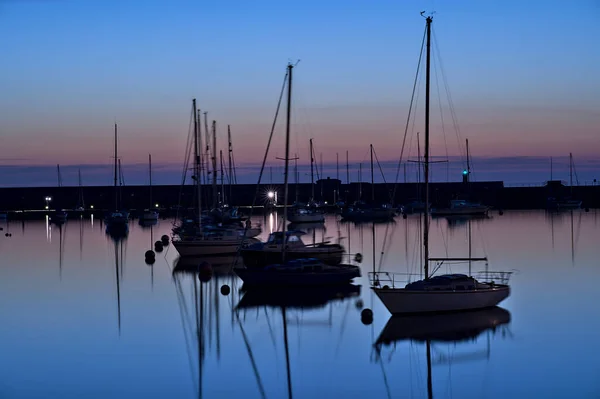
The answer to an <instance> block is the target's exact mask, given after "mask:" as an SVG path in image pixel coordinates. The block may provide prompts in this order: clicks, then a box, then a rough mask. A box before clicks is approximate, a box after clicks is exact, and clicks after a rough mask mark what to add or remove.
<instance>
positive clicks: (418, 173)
mask: <svg viewBox="0 0 600 399" xmlns="http://www.w3.org/2000/svg"><path fill="white" fill-rule="evenodd" d="M421 168H422V164H421V138H420V137H419V132H417V200H419V201H421Z"/></svg>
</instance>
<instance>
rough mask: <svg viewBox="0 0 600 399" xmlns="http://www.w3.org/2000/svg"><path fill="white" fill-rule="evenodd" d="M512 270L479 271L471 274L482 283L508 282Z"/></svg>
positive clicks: (504, 283)
mask: <svg viewBox="0 0 600 399" xmlns="http://www.w3.org/2000/svg"><path fill="white" fill-rule="evenodd" d="M513 273H514V272H512V271H510V272H506V271H481V272H477V273H474V274H473V277H475V278H476V279H477V280H478V281H479V282H482V283H491V282H493V283H496V284H503V285H506V284H508V281H509V280H510V276H511V275H512V274H513Z"/></svg>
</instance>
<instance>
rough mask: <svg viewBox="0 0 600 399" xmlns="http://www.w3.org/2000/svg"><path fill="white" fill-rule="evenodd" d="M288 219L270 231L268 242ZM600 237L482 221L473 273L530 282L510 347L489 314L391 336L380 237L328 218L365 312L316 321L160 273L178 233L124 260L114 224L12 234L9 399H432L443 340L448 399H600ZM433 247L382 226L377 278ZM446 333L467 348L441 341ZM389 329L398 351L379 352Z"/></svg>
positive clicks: (21, 227)
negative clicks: (350, 263) (378, 288)
mask: <svg viewBox="0 0 600 399" xmlns="http://www.w3.org/2000/svg"><path fill="white" fill-rule="evenodd" d="M274 219H275V218H274V217H270V218H265V219H264V220H258V219H257V220H256V222H258V221H260V222H262V223H263V228H264V234H263V236H266V235H267V234H268V232H269V228H270V223H269V221H270V220H271V221H272V222H274ZM598 219H600V216H598V215H596V213H594V211H591V212H589V213H585V212H583V211H581V212H580V211H577V212H574V213H572V214H571V213H564V214H559V215H550V214H547V213H545V212H537V211H536V212H506V213H505V214H504V215H503V216H499V215H497V214H494V215H493V216H492V217H491V218H490V219H485V220H473V221H471V234H472V237H473V238H472V254H473V256H483V255H487V256H488V257H489V259H490V264H489V268H490V270H497V269H508V270H510V269H514V270H518V273H516V274H515V275H513V277H512V280H511V282H512V294H511V296H510V297H509V298H508V299H507V300H506V301H505V302H503V303H502V304H501V306H502V309H504V310H505V311H503V310H502V309H500V310H497V311H499V312H500V314H501V315H502V317H503V321H502V322H500V323H499V325H498V326H496V328H495V329H492V328H491V327H492V325H486V324H485V323H484V325H483V327H481V326H479V325H478V326H479V328H477V326H475V327H474V326H473V323H474V322H477V320H480V319H481V320H486V314H483V316H482V315H479V316H477V315H474V316H467V318H466V319H458V318H457V317H458V316H457V317H451V318H450V319H440V318H437V319H423V318H416V319H412V320H408V321H407V320H406V319H405V320H396V319H392V320H391V321H390V324H389V325H388V328H387V329H386V324H387V323H388V320H389V319H390V315H389V313H388V312H387V311H386V309H385V308H384V307H383V305H382V304H381V303H380V302H379V300H378V299H377V298H376V297H375V296H374V295H373V294H372V293H371V292H370V290H369V289H368V281H367V272H368V271H371V270H372V269H373V261H372V259H373V227H372V226H371V225H368V224H367V225H363V226H355V225H349V224H341V223H339V222H337V221H336V219H335V218H334V217H329V218H328V219H327V223H326V229H316V230H314V232H313V231H311V232H309V234H308V235H307V236H305V241H307V242H310V241H312V240H313V238H314V239H316V240H317V241H319V240H322V239H323V238H325V239H331V240H336V239H337V238H338V237H339V236H342V237H344V238H343V243H344V244H345V245H346V246H347V247H348V246H349V247H350V251H351V252H353V253H356V252H360V253H362V254H363V255H364V260H363V263H362V267H363V277H362V278H361V279H359V280H358V281H355V285H360V286H362V287H360V295H359V296H352V294H353V293H352V292H347V293H346V295H345V296H346V297H347V298H343V297H341V298H340V297H338V298H335V297H332V298H327V297H324V298H321V297H319V298H318V299H320V300H321V301H320V302H319V300H316V301H315V303H313V306H308V307H304V308H300V307H298V306H292V307H288V308H282V307H278V306H262V305H261V303H263V304H264V301H263V302H261V301H260V299H261V298H259V299H258V300H257V299H256V298H254V306H252V305H253V304H252V300H251V299H252V298H251V297H249V298H247V301H248V302H247V304H249V305H251V306H249V307H247V308H244V309H241V310H239V311H232V309H235V308H236V307H237V306H238V304H239V303H240V299H241V298H242V297H243V293H241V292H240V291H239V289H240V287H241V284H240V282H239V280H237V278H235V277H232V276H226V275H225V276H220V275H217V274H215V275H213V277H212V279H211V280H210V281H208V282H206V283H202V284H201V283H200V282H199V281H198V279H197V278H195V277H194V275H192V274H189V273H185V272H181V273H179V272H177V271H176V272H174V270H175V269H174V264H175V263H176V261H177V253H176V251H175V249H174V248H173V247H167V248H165V251H163V253H161V254H157V258H156V263H155V264H154V266H148V265H146V264H145V263H144V257H143V254H144V252H145V251H146V250H147V249H149V248H150V246H151V243H152V242H153V241H155V240H157V239H158V238H159V237H160V236H161V235H163V234H168V233H169V232H170V229H171V221H169V220H161V221H160V223H159V224H158V225H157V226H155V227H153V228H152V229H149V228H142V227H141V226H139V225H138V224H137V222H132V223H131V225H130V232H129V235H128V237H127V238H126V239H124V240H122V241H119V242H114V241H113V240H111V239H110V238H109V237H107V236H106V234H105V230H104V226H102V225H101V223H99V221H98V220H95V221H93V222H92V221H91V220H90V219H85V220H82V221H80V220H70V221H69V222H68V223H67V224H66V225H64V226H63V227H62V228H58V227H56V226H49V225H48V224H47V223H46V222H45V221H38V222H25V223H24V224H22V223H20V222H11V223H10V224H9V225H7V224H6V222H4V221H3V222H0V223H2V224H0V226H2V227H4V231H3V232H2V235H1V236H0V316H1V319H0V320H1V322H0V353H2V357H1V360H0V397H1V398H47V397H61V398H106V397H111V398H129V397H146V398H167V397H177V398H196V397H205V398H224V397H231V398H237V397H246V398H261V397H267V398H287V397H289V396H293V397H295V398H317V397H323V398H325V397H345V398H363V397H365V398H366V397H368V398H388V397H391V398H404V397H407V398H408V397H410V398H413V397H414V398H422V397H427V350H426V348H427V344H426V342H425V341H424V340H423V339H420V338H423V336H427V337H429V338H431V341H430V342H431V343H430V359H431V386H432V390H433V397H435V398H446V397H455V398H505V397H523V398H533V397H535V398H600V357H599V356H598V354H600V341H599V340H598V331H599V329H600V310H598V305H597V304H598V294H599V292H600V291H599V290H598V288H597V287H598V281H600V271H599V270H600V267H599V266H598V258H599V257H600V241H599V238H598V237H599V236H600V235H599V232H600V223H599V221H598ZM431 226H432V234H433V236H432V239H431V242H432V244H431V248H432V250H431V255H432V256H446V255H448V256H466V255H467V253H468V252H467V251H468V226H469V223H466V222H465V221H464V220H451V221H449V220H447V219H434V220H433V221H432V224H431ZM418 229H419V223H418V218H416V217H409V218H408V219H407V220H403V219H402V218H397V221H396V223H395V224H392V225H376V226H375V227H374V231H375V254H376V260H375V267H376V268H379V267H381V268H383V269H386V270H394V271H398V272H407V271H410V272H418V270H419V267H418V257H419V245H418V242H417V234H418ZM6 231H10V232H11V233H12V237H5V236H4V233H5V232H6ZM151 234H152V236H151ZM382 248H383V250H382ZM382 252H383V254H382ZM212 262H213V263H215V266H217V267H216V269H217V270H216V271H218V270H220V269H223V266H220V267H219V266H218V262H217V261H214V260H213V261H212ZM481 266H483V265H477V268H479V267H481ZM465 267H466V266H465V265H458V266H457V265H454V266H453V267H452V269H449V268H447V267H446V266H443V267H442V269H441V270H440V272H446V271H454V272H461V271H466V269H465ZM224 284H227V285H228V286H230V287H231V288H232V290H231V293H230V294H229V295H228V296H224V295H222V294H221V293H220V289H221V286H222V285H224ZM357 289H358V288H355V289H354V291H356V290H357ZM327 299H331V301H328V302H327ZM360 302H362V304H363V306H364V307H367V308H371V309H373V313H374V321H373V323H372V324H371V325H364V324H362V322H361V318H360V310H361V308H360V305H361V303H360ZM275 305H277V303H276V302H275ZM508 315H510V317H509V318H508ZM487 316H489V314H487ZM477 317H480V319H477ZM284 318H285V320H286V321H287V322H286V323H285V325H284V322H283V321H284ZM394 323H396V324H394ZM475 324H477V323H475ZM488 324H489V323H488ZM398 326H399V327H398ZM447 326H450V327H451V330H452V333H451V334H441V335H440V334H437V335H436V331H438V330H439V328H445V327H447ZM384 329H385V330H386V333H385V334H384V335H385V336H386V337H387V338H386V339H387V340H388V341H390V342H391V343H390V344H388V345H383V346H378V348H376V347H375V345H374V344H375V343H376V342H377V340H378V337H379V336H380V335H381V334H382V332H383V331H384ZM419 329H420V330H419ZM436 329H438V330H436ZM415 330H419V331H420V333H419V334H417V333H416V332H415ZM411 331H412V332H411ZM286 339H287V346H288V350H287V353H288V357H286ZM378 349H379V350H378ZM288 358H289V368H288V367H286V364H287V362H286V359H288ZM288 370H289V374H288Z"/></svg>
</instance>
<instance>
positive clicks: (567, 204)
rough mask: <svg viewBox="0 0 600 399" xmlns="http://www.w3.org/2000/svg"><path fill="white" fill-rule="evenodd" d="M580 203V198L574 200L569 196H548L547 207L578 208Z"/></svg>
mask: <svg viewBox="0 0 600 399" xmlns="http://www.w3.org/2000/svg"><path fill="white" fill-rule="evenodd" d="M581 203H582V201H580V200H575V199H570V198H563V199H556V198H554V197H549V198H548V208H549V209H579V208H581Z"/></svg>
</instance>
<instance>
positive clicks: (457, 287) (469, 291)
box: [370, 16, 511, 314]
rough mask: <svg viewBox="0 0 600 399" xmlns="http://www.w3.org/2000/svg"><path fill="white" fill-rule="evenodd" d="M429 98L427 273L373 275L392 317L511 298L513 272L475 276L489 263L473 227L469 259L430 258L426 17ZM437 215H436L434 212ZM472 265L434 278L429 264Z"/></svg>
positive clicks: (493, 303)
mask: <svg viewBox="0 0 600 399" xmlns="http://www.w3.org/2000/svg"><path fill="white" fill-rule="evenodd" d="M426 21H427V22H426V36H427V46H426V68H427V69H426V79H425V87H426V96H425V143H426V145H425V156H424V162H423V164H424V174H425V204H426V206H425V212H424V222H423V249H424V251H423V252H424V257H423V270H424V277H425V278H424V279H423V280H418V281H408V282H404V281H402V279H399V277H398V274H397V273H388V272H373V273H370V275H371V283H372V289H373V291H374V292H375V294H376V295H377V297H378V298H379V299H380V300H381V302H383V304H384V305H385V307H386V308H387V309H388V310H389V311H390V313H392V314H404V313H425V312H447V311H464V310H474V309H483V308H487V307H492V306H496V305H498V304H499V303H500V302H502V301H503V300H504V299H506V298H507V297H508V296H509V295H510V287H509V285H508V279H509V277H510V275H511V272H489V271H486V272H484V273H483V274H481V278H479V279H476V278H475V277H473V276H472V275H471V262H474V261H486V262H487V258H485V257H483V258H473V257H471V253H470V252H471V245H470V240H471V229H470V224H469V257H465V258H432V257H430V256H429V206H428V205H429V204H430V200H429V199H430V197H429V168H430V160H429V92H430V67H431V63H430V52H431V22H432V17H431V16H428V17H426ZM454 204H455V205H457V206H458V207H462V206H464V207H465V208H467V207H468V206H467V202H466V201H463V202H455V203H454ZM432 213H433V212H432ZM430 262H438V263H437V265H438V266H440V265H441V264H443V263H450V262H469V273H468V275H465V274H445V275H439V276H432V275H430V273H429V263H430Z"/></svg>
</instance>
